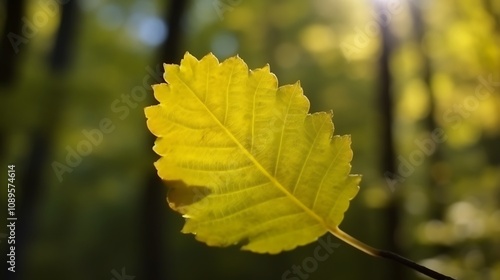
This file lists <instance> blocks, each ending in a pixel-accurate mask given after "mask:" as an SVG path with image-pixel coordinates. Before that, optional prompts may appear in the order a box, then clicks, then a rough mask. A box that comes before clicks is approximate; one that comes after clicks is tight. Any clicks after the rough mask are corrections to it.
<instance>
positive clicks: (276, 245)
mask: <svg viewBox="0 0 500 280" xmlns="http://www.w3.org/2000/svg"><path fill="white" fill-rule="evenodd" d="M165 80H166V82H167V83H166V84H160V85H155V86H154V93H155V97H156V99H157V100H158V101H159V102H160V104H159V105H155V106H151V107H148V108H146V116H147V118H148V121H147V124H148V127H149V129H150V130H151V132H152V133H153V134H154V135H156V136H157V137H158V139H157V141H156V143H155V146H154V150H155V152H156V153H158V154H159V155H160V156H161V159H160V160H158V161H157V162H156V163H155V166H156V168H157V169H158V174H159V176H160V177H161V178H162V179H163V180H167V181H170V180H180V181H182V182H183V183H184V184H177V186H176V187H175V188H173V190H176V191H171V192H170V193H169V203H170V205H171V207H172V208H174V209H175V210H177V211H179V212H181V213H183V214H184V217H185V218H186V224H185V226H184V228H183V230H182V231H183V232H185V233H194V234H196V238H197V239H198V240H201V241H203V242H205V243H207V244H208V245H214V246H228V245H231V244H236V243H239V242H242V243H244V246H243V248H244V249H247V250H251V251H255V252H260V253H264V252H267V253H278V252H280V251H282V250H291V249H293V248H295V247H296V246H298V245H304V244H307V243H310V242H312V241H314V240H316V239H317V238H318V237H319V236H321V235H323V234H324V233H325V232H327V231H330V230H333V229H335V228H336V227H337V226H338V225H339V224H340V222H341V221H342V218H343V216H344V212H345V211H346V210H347V208H348V207H349V200H350V199H352V198H353V197H354V196H355V195H356V193H357V191H358V183H359V181H360V176H353V175H349V171H350V164H349V162H350V161H351V158H352V151H351V149H350V142H351V141H350V137H349V136H342V137H339V136H334V137H333V138H332V134H333V124H332V121H331V113H323V112H322V113H316V114H312V115H311V114H308V113H307V112H308V110H309V101H308V100H307V98H306V97H305V96H304V95H303V93H302V88H301V87H300V85H299V83H296V84H294V85H287V86H282V87H279V88H278V87H277V79H276V77H275V76H274V74H272V73H270V72H269V66H265V67H263V68H261V69H256V70H253V71H249V70H248V67H247V65H246V64H245V62H244V61H243V60H241V59H240V58H239V57H231V58H229V59H227V60H226V61H224V62H222V63H219V62H218V61H217V58H216V57H215V56H213V55H212V54H209V55H207V56H205V57H204V58H203V59H201V60H200V61H198V60H197V59H196V58H195V57H193V56H192V55H190V54H189V53H186V55H185V56H184V59H183V60H182V62H181V64H180V66H179V65H165ZM193 186H198V187H196V188H194V187H193ZM199 186H202V187H203V188H200V187H199ZM195 190H196V191H195ZM180 202H182V203H180Z"/></svg>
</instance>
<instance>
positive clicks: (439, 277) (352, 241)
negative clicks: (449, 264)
mask: <svg viewBox="0 0 500 280" xmlns="http://www.w3.org/2000/svg"><path fill="white" fill-rule="evenodd" d="M330 233H331V234H333V235H334V236H336V237H337V238H339V239H340V240H342V241H344V242H345V243H347V244H349V245H351V246H353V247H354V248H356V249H358V250H360V251H362V252H364V253H366V254H368V255H370V256H373V257H378V258H384V259H389V260H392V261H395V262H398V263H400V264H403V265H405V266H407V267H409V268H411V269H413V270H416V271H418V272H420V273H422V274H424V275H427V276H429V277H431V278H433V279H436V280H455V278H452V277H450V276H446V275H443V274H441V273H439V272H437V271H434V270H432V269H430V268H427V267H425V266H422V265H419V264H418V263H416V262H414V261H411V260H409V259H407V258H405V257H402V256H400V255H398V254H396V253H393V252H390V251H385V250H379V249H376V248H373V247H371V246H370V245H367V244H365V243H363V242H361V241H359V240H357V239H356V238H354V237H352V236H350V235H349V234H347V233H345V232H344V231H342V230H341V229H340V228H338V227H337V228H335V229H331V230H330Z"/></svg>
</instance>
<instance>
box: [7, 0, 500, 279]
mask: <svg viewBox="0 0 500 280" xmlns="http://www.w3.org/2000/svg"><path fill="white" fill-rule="evenodd" d="M0 32H1V34H2V37H1V40H0V43H1V46H0V103H1V105H2V110H1V120H0V123H1V128H0V133H1V134H0V145H1V150H0V153H1V156H0V162H1V164H2V165H1V166H2V168H5V170H4V171H2V174H4V175H5V176H4V175H2V176H1V178H2V184H4V186H3V187H2V188H4V190H6V185H7V183H6V182H5V181H6V179H7V172H6V169H7V165H8V164H15V166H16V181H15V183H16V186H17V188H16V214H17V216H18V222H17V227H16V242H17V244H16V245H17V247H16V250H17V251H16V260H17V266H16V268H17V273H16V274H12V273H8V276H9V277H10V278H9V279H53V280H57V279H72V280H79V279H82V280H83V279H85V280H87V279H115V280H121V279H128V280H132V279H136V280H142V279H373V280H378V279H380V280H382V279H384V280H387V279H389V280H401V279H428V278H425V277H424V276H421V275H419V274H416V273H415V272H413V271H410V270H409V269H407V268H404V267H401V266H399V265H396V264H393V263H391V262H389V261H385V260H378V259H374V258H372V257H369V256H367V255H365V254H364V253H362V252H360V251H358V250H356V249H354V248H352V247H350V246H348V245H346V244H344V243H341V242H340V241H338V243H339V244H340V246H339V247H338V248H336V249H335V251H334V252H333V253H331V254H330V255H329V257H328V259H327V260H326V261H319V262H316V263H317V266H316V267H315V268H314V269H311V266H309V272H308V273H306V275H302V276H300V275H298V274H289V275H288V276H287V277H288V278H286V277H285V278H282V277H283V276H284V273H285V272H286V271H287V270H292V269H293V266H302V267H304V265H307V262H306V261H305V260H307V259H308V258H309V259H310V258H311V257H312V256H313V252H314V248H315V247H316V246H318V243H313V244H310V245H308V246H303V247H300V248H297V249H296V250H294V251H291V252H285V253H281V254H279V255H275V256H270V255H257V254H253V253H249V252H244V251H240V250H239V249H238V248H237V247H230V248H213V247H208V246H206V245H205V244H203V243H199V242H197V241H196V240H195V239H194V237H193V236H192V235H184V234H182V233H180V229H181V227H182V224H183V219H182V217H181V216H180V215H177V214H176V213H174V212H173V211H171V210H170V209H169V208H168V206H167V204H166V202H165V196H166V188H165V186H164V185H163V184H162V182H160V180H159V179H158V178H157V176H156V170H155V169H154V167H153V162H154V161H155V160H156V159H157V156H156V155H154V154H153V152H152V151H151V147H152V145H153V137H152V135H150V133H149V132H148V131H147V128H146V125H145V123H146V122H145V117H144V113H143V108H144V107H145V106H148V105H151V104H155V103H156V101H154V100H153V97H152V90H151V88H150V85H151V84H155V83H158V82H161V74H162V72H163V69H162V63H163V62H168V63H179V62H180V59H181V57H182V55H183V54H184V52H186V51H189V52H190V53H192V54H193V55H195V56H196V57H198V58H201V57H202V56H204V55H205V54H207V53H208V52H213V53H214V54H215V55H216V56H217V57H218V58H219V59H220V60H221V61H222V60H223V59H225V58H227V57H229V56H232V55H235V54H239V55H240V56H241V57H242V58H243V59H244V60H245V61H246V62H247V63H248V65H249V67H250V68H258V67H262V66H264V65H265V64H266V63H269V64H270V65H271V71H273V72H274V73H275V74H276V75H277V76H278V78H279V84H280V85H284V84H290V83H294V82H296V81H297V80H300V81H301V84H302V86H303V88H304V91H305V94H306V95H307V97H308V98H309V99H310V101H311V111H312V112H316V111H328V110H333V112H334V123H335V128H336V131H335V133H336V134H351V135H352V140H353V147H352V148H353V150H354V160H353V163H352V165H353V173H360V174H363V180H362V184H361V186H360V187H361V189H360V192H359V194H358V196H357V197H356V198H355V199H354V200H353V201H352V203H351V207H350V209H349V210H348V212H347V213H346V215H345V219H344V221H343V223H342V225H341V227H342V228H343V229H344V230H345V231H346V232H348V233H350V234H352V235H353V236H355V237H357V238H359V239H360V240H362V241H364V242H366V243H368V244H370V245H373V246H375V247H378V248H384V249H389V250H393V251H395V252H397V253H399V254H402V255H404V256H406V257H408V258H410V259H413V260H415V261H418V262H419V263H422V264H424V265H427V266H429V267H431V268H433V269H436V270H438V271H440V272H442V273H444V274H448V275H451V276H454V277H456V278H457V279H485V280H486V279H492V280H493V279H496V280H498V279H500V207H499V206H500V1H497V0H456V1H451V0H439V1H429V0H420V1H417V0H414V1H413V0H412V1H409V0H408V1H407V0H385V1H384V0H371V1H370V0H364V1H347V0H343V1H334V0H311V1H299V0H290V1H284V0H275V1H267V0H252V1H250V0H192V1H187V0H186V1H182V0H178V1H153V0H142V1H140V0H123V1H111V0H85V1H83V0H82V1H77V0H57V1H56V0H24V1H21V0H4V1H0ZM102 127H104V129H102ZM96 131H101V132H100V133H101V134H102V135H101V136H99V133H97V132H96ZM71 151H73V152H71ZM75 151H76V152H77V153H79V155H75V154H72V153H75ZM78 151H80V152H78ZM68 155H69V159H68ZM4 178H5V179H4ZM6 196H7V192H6V191H2V192H1V201H2V204H1V205H5V206H2V207H5V208H7V206H6V203H5V204H4V202H6V201H7V197H6ZM5 208H4V209H5ZM1 215H2V216H1V218H2V221H5V217H6V211H4V210H3V211H2V214H1ZM6 232H7V229H6V228H3V229H1V230H0V241H1V243H0V246H1V247H2V256H5V255H6V254H7V246H6V245H7V242H6V240H7V239H6V237H7V233H6ZM325 238H326V237H322V239H325ZM325 240H326V239H325ZM335 242H337V241H336V240H335ZM305 262H306V263H305ZM292 277H296V278H292Z"/></svg>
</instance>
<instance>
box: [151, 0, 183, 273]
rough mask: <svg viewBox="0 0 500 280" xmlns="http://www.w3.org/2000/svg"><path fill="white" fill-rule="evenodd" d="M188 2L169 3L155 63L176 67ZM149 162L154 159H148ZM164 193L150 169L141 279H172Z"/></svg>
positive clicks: (152, 140)
mask: <svg viewBox="0 0 500 280" xmlns="http://www.w3.org/2000/svg"><path fill="white" fill-rule="evenodd" d="M189 2H190V1H187V0H181V1H179V0H173V1H170V6H169V7H168V10H167V13H166V14H165V16H166V20H165V21H166V22H167V23H168V28H169V35H168V37H167V39H166V40H165V42H164V43H163V44H162V45H161V46H160V51H159V63H160V67H161V63H179V61H180V60H181V58H182V51H181V46H182V39H183V38H182V37H183V28H182V20H183V18H184V15H185V13H186V11H187V8H188V5H189ZM155 64H156V63H155ZM154 140H155V138H154V137H153V136H152V135H151V138H150V146H151V147H152V146H153V143H154ZM151 158H152V159H153V158H155V159H156V158H157V156H156V155H151ZM165 198H166V189H165V186H164V184H163V183H162V181H161V180H160V178H159V177H158V175H157V173H156V170H155V169H154V167H153V166H151V174H150V175H149V179H148V182H147V186H146V189H145V192H144V198H143V216H142V220H143V227H142V228H143V241H144V257H143V265H142V266H143V273H144V274H143V275H144V279H174V275H175V267H173V266H171V265H169V264H172V263H173V262H171V261H170V260H168V259H165V258H166V254H165V240H167V238H168V236H167V231H166V230H165V223H166V221H167V216H166V213H167V211H168V209H167V208H168V206H167V204H166V203H165Z"/></svg>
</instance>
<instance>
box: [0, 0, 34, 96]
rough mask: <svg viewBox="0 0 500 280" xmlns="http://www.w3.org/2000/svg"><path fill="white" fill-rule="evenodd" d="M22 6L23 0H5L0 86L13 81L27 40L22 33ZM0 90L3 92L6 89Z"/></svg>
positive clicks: (0, 48) (0, 52)
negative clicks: (5, 16) (20, 54)
mask: <svg viewBox="0 0 500 280" xmlns="http://www.w3.org/2000/svg"><path fill="white" fill-rule="evenodd" d="M24 6H25V1H24V0H6V5H5V10H6V11H8V12H7V13H6V15H7V18H6V19H5V28H4V31H3V33H2V39H1V41H0V62H1V64H2V66H1V67H0V86H2V85H5V86H8V85H10V84H12V83H13V82H14V78H15V72H16V66H17V61H18V59H19V53H20V51H21V50H22V49H23V47H24V46H23V45H24V44H25V43H26V40H27V39H26V38H25V37H24V35H23V34H22V32H23V31H22V26H23V22H22V18H23V13H24ZM19 36H20V37H22V38H24V39H22V38H20V37H19ZM13 43H14V44H13ZM2 92H3V93H4V94H5V92H6V91H2Z"/></svg>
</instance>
